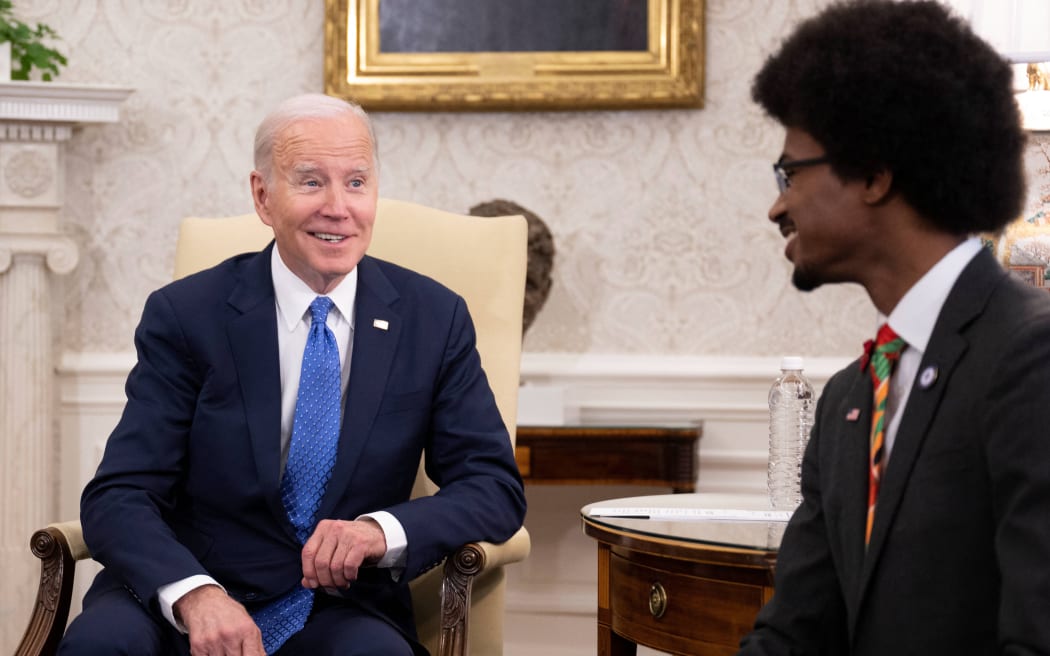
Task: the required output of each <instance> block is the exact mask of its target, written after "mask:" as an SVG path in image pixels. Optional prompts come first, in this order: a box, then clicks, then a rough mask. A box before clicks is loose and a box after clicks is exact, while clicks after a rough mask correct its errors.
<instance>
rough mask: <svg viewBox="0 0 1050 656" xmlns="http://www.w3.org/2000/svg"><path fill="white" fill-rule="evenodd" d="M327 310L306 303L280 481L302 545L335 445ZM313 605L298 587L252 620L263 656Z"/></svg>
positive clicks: (335, 354) (334, 378)
mask: <svg viewBox="0 0 1050 656" xmlns="http://www.w3.org/2000/svg"><path fill="white" fill-rule="evenodd" d="M331 308H332V299H330V298H328V297H327V296H318V297H317V298H315V299H314V300H313V302H312V303H310V316H311V323H310V335H309V336H308V337H307V339H306V349H305V350H304V351H303V367H302V372H301V373H300V376H299V393H298V396H297V398H296V401H295V418H294V420H293V421H292V439H291V442H290V444H289V447H288V462H287V464H286V465H285V468H284V477H283V478H282V479H281V501H282V502H284V507H285V510H287V511H288V518H289V519H290V520H291V522H292V526H294V527H295V535H296V537H297V538H298V539H299V543H300V544H304V543H305V542H306V540H307V539H309V537H310V535H311V533H313V530H314V526H315V521H314V520H315V516H316V515H317V510H318V508H320V506H321V498H322V497H324V492H325V488H326V487H327V486H328V480H329V479H330V478H332V468H333V467H334V466H335V455H336V447H337V445H338V443H339V402H340V397H341V395H340V389H339V382H340V376H339V346H338V344H336V341H335V335H333V334H332V331H331V330H329V329H328V326H326V325H325V320H326V319H327V318H328V311H329V310H330V309H331ZM313 604H314V592H313V590H309V589H307V588H299V587H297V588H296V589H294V590H292V591H291V592H289V593H288V594H287V595H285V596H283V597H281V598H280V599H278V600H276V601H274V602H273V603H271V604H269V605H268V606H266V607H264V608H262V609H261V610H259V611H258V612H256V613H255V614H254V615H253V616H252V617H253V619H254V620H255V623H256V624H258V625H259V630H260V631H261V632H262V636H263V647H265V648H266V653H267V654H272V653H274V652H275V651H277V650H278V649H280V647H281V645H283V644H284V642H285V641H286V640H288V638H290V637H292V636H293V635H294V634H295V633H297V632H298V631H300V630H301V629H302V628H303V626H304V625H305V624H306V618H307V617H309V615H310V610H311V608H313Z"/></svg>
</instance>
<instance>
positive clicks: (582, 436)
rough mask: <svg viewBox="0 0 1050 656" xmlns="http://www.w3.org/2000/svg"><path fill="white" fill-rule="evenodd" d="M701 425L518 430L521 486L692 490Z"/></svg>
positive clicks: (530, 427)
mask: <svg viewBox="0 0 1050 656" xmlns="http://www.w3.org/2000/svg"><path fill="white" fill-rule="evenodd" d="M701 434H702V424H701V423H700V422H697V423H695V424H690V425H684V426H518V429H517V441H516V447H515V450H514V455H515V458H516V459H517V461H518V469H519V470H521V476H522V478H523V479H524V480H525V482H526V483H532V484H546V485H661V486H667V487H670V488H671V489H672V490H674V491H675V492H692V491H693V490H695V489H696V446H697V441H698V440H699V439H700V435H701Z"/></svg>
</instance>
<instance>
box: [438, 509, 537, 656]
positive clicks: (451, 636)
mask: <svg viewBox="0 0 1050 656" xmlns="http://www.w3.org/2000/svg"><path fill="white" fill-rule="evenodd" d="M531 548H532V542H531V540H530V539H529V532H528V531H527V530H525V527H524V526H523V527H521V528H520V529H518V532H517V533H515V534H514V535H513V536H511V538H510V539H509V540H507V541H506V542H503V543H501V544H493V543H492V542H471V543H469V544H465V545H463V546H462V547H460V548H459V549H458V550H457V551H456V553H454V554H452V555H451V556H449V558H448V560H446V561H445V575H444V579H442V582H441V641H440V643H439V646H438V654H437V656H458V655H461V654H469V653H470V646H469V644H468V639H467V638H468V628H469V627H468V621H467V620H468V615H469V614H468V612H467V611H468V609H469V608H470V590H471V587H472V586H473V583H474V579H476V578H477V577H478V576H481V575H482V574H484V573H485V572H488V571H492V570H495V569H497V568H499V567H502V566H504V565H508V564H510V563H516V562H519V561H522V560H525V558H526V557H528V555H529V551H530V549H531Z"/></svg>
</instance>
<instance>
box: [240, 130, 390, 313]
mask: <svg viewBox="0 0 1050 656" xmlns="http://www.w3.org/2000/svg"><path fill="white" fill-rule="evenodd" d="M270 171H271V172H270V176H269V178H267V176H265V175H264V174H263V173H261V172H260V171H252V174H251V186H252V197H253V199H254V200H255V210H256V212H257V213H258V214H259V217H260V218H261V219H262V221H263V223H265V224H266V225H268V226H270V227H272V228H273V234H274V238H275V239H276V241H277V250H278V252H279V253H280V255H281V260H282V261H283V262H284V263H285V265H287V267H288V268H289V269H290V270H291V271H292V272H293V273H294V274H295V275H297V276H299V278H300V279H302V280H303V282H305V283H306V284H307V285H309V287H310V288H311V289H312V290H314V291H315V292H317V293H318V294H325V293H327V292H329V291H331V290H332V289H333V288H334V287H335V286H336V285H338V284H339V282H340V281H342V279H343V278H344V277H345V276H346V274H348V273H350V271H352V270H353V269H354V267H355V266H357V263H358V262H360V261H361V258H362V257H363V256H364V254H365V250H367V248H368V245H369V243H370V242H371V240H372V226H373V224H374V223H375V216H376V202H377V200H378V197H379V175H378V171H376V167H375V158H374V153H373V144H372V139H371V137H370V136H369V132H368V128H367V126H366V125H365V123H364V121H363V120H362V119H361V118H359V117H357V116H355V115H353V114H350V113H347V114H341V115H337V116H331V117H324V118H307V119H301V120H299V121H295V122H293V123H291V124H290V125H289V126H288V127H285V128H284V129H282V130H281V131H280V132H279V133H278V134H277V137H276V138H275V139H274V146H273V161H272V166H271V167H270Z"/></svg>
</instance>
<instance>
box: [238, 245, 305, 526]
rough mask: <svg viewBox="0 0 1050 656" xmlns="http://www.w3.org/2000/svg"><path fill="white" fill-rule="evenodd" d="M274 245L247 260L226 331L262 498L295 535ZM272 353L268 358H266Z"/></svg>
mask: <svg viewBox="0 0 1050 656" xmlns="http://www.w3.org/2000/svg"><path fill="white" fill-rule="evenodd" d="M272 249H273V244H272V243H271V244H270V246H269V247H267V248H266V249H265V250H263V251H262V252H260V253H259V254H258V255H257V256H255V257H254V258H252V259H250V260H248V261H247V262H246V263H245V264H244V266H243V269H242V271H243V273H242V275H241V279H240V282H239V284H238V285H237V286H236V287H235V288H234V290H233V293H232V294H230V297H229V299H228V303H229V305H230V306H231V307H232V308H233V309H234V310H235V311H236V312H237V313H238V314H237V315H236V316H235V317H234V318H233V319H232V320H231V321H230V322H229V323H228V324H227V327H226V337H227V340H228V341H229V344H230V351H231V353H232V354H233V361H234V366H236V368H237V378H238V380H239V381H240V385H241V396H242V400H243V403H244V412H245V416H246V418H247V422H248V432H249V439H250V440H251V447H252V453H253V455H254V457H255V467H256V470H257V472H258V475H259V482H260V485H261V487H262V491H263V495H264V496H265V498H266V502H267V504H268V505H269V506H270V509H271V511H273V513H274V515H276V516H277V517H278V519H279V520H280V521H279V523H280V524H281V526H284V527H285V530H286V531H288V532H289V535H291V537H292V538H293V539H294V538H295V532H294V529H292V526H291V524H290V523H289V522H288V515H287V513H286V512H285V509H284V505H283V504H282V503H281V496H280V490H279V481H280V469H281V461H280V458H281V371H280V365H279V359H278V357H277V314H276V309H275V308H276V305H275V304H274V293H273V278H272V277H271V274H270V257H271V255H270V254H271V251H272ZM264 354H272V356H273V357H265V355H264Z"/></svg>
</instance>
